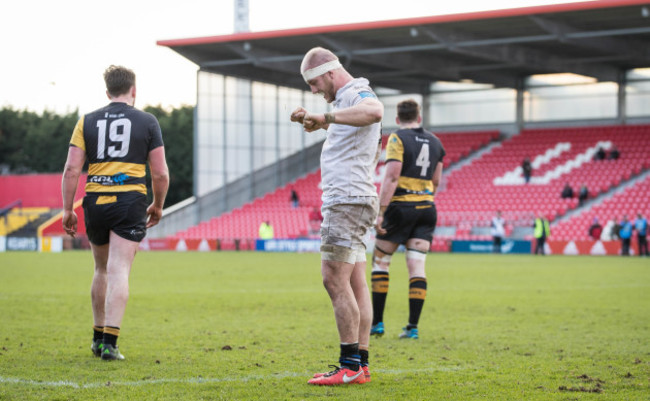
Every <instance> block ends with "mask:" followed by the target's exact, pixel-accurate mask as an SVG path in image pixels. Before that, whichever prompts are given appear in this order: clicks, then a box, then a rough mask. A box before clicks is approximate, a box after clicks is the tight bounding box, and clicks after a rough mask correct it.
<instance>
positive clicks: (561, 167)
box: [174, 125, 650, 251]
mask: <svg viewBox="0 0 650 401" xmlns="http://www.w3.org/2000/svg"><path fill="white" fill-rule="evenodd" d="M649 135H650V126H648V125H639V126H606V127H578V128H554V129H534V130H525V131H523V132H522V133H521V134H519V135H515V136H513V137H510V138H508V139H506V140H504V141H503V142H501V143H500V144H498V145H497V146H495V147H494V148H493V149H491V150H489V151H488V152H486V153H485V154H482V155H480V156H478V157H476V158H475V159H473V158H472V157H471V156H472V154H473V153H474V152H475V151H477V150H479V149H482V148H484V147H486V146H487V145H488V144H491V143H493V141H496V140H498V139H499V132H498V131H485V132H473V133H468V132H466V133H445V134H439V137H440V138H441V141H442V142H443V145H444V146H445V149H446V150H447V155H448V157H447V160H446V161H445V166H450V165H453V164H455V163H457V162H459V161H461V160H464V161H468V162H467V163H466V164H464V165H462V166H460V167H459V168H458V169H456V170H454V171H451V172H449V173H445V182H446V185H445V186H444V187H443V188H441V190H440V192H439V193H438V196H437V199H436V200H437V202H436V203H437V207H438V216H439V229H438V230H437V232H436V236H435V238H434V241H433V243H432V246H431V249H432V250H439V251H443V250H447V249H448V247H449V241H450V240H452V239H488V238H489V237H490V236H489V229H488V226H489V221H490V219H491V218H492V216H493V214H494V212H495V211H496V210H502V212H503V215H504V218H505V219H506V220H507V222H508V224H507V227H506V235H508V236H510V235H513V236H517V235H519V236H521V237H524V236H525V233H526V230H519V231H522V232H523V233H524V234H518V232H519V231H518V228H522V227H529V226H530V225H531V224H532V220H533V218H534V215H535V214H536V213H542V214H544V215H546V216H547V217H548V218H549V219H550V220H551V221H552V220H554V219H556V218H558V217H561V216H563V215H565V214H566V213H567V212H568V211H570V210H575V209H577V208H579V205H578V200H577V199H576V198H573V199H561V197H560V193H561V191H562V187H563V186H564V184H565V183H566V182H568V183H570V185H571V186H572V187H573V188H574V189H575V190H576V192H577V189H578V188H579V186H580V185H582V184H585V185H586V186H587V188H588V189H589V191H590V196H591V197H595V196H598V195H599V194H602V193H604V192H607V191H608V190H610V188H614V187H617V186H619V185H620V184H621V183H623V182H625V181H627V180H629V179H630V178H632V177H634V176H637V175H638V174H640V173H641V172H642V171H644V170H646V169H648V168H650V164H649V163H650V141H647V139H646V138H647V136H649ZM386 140H387V136H385V137H384V145H385V142H386ZM612 146H616V147H617V148H618V150H619V151H620V154H621V156H620V158H619V159H618V160H602V161H595V160H593V154H594V153H595V152H596V150H597V149H598V147H604V148H605V149H606V150H607V149H610V148H611V147H612ZM525 157H530V158H531V161H532V162H533V166H534V170H533V175H532V179H531V182H530V183H529V184H525V183H524V181H523V178H522V176H521V171H520V165H521V161H522V160H523V159H524V158H525ZM382 167H383V163H380V164H379V165H378V167H377V177H376V179H377V182H376V184H377V186H378V187H379V184H380V179H381V169H382ZM319 181H320V171H316V172H313V173H310V174H308V175H306V176H304V177H302V178H300V179H298V180H296V181H295V182H293V183H289V184H287V185H285V186H283V187H281V188H278V189H277V190H276V191H274V192H272V193H269V194H267V195H265V196H264V197H262V198H258V199H256V200H254V201H253V202H250V203H248V204H246V205H244V206H243V207H241V208H237V209H234V210H232V211H230V212H228V213H225V214H223V215H221V216H218V217H214V218H212V219H211V220H209V221H204V222H202V223H200V224H198V225H197V226H193V227H190V228H189V229H187V230H184V231H181V232H179V233H177V234H176V235H175V236H174V237H175V238H179V239H180V238H182V239H202V238H209V239H214V238H216V239H218V240H219V241H220V243H221V244H222V247H221V249H234V248H235V245H234V241H235V240H241V241H243V242H242V244H244V243H250V242H251V241H252V240H253V239H255V238H257V230H258V228H259V224H260V223H261V222H262V221H264V220H269V221H271V223H272V225H273V226H274V229H275V236H276V238H302V237H309V236H310V235H312V236H313V232H312V231H311V230H310V226H309V212H310V211H311V210H312V208H313V207H314V206H317V207H320V205H321V200H320V197H321V193H322V192H321V190H320V189H319ZM645 185H647V184H645ZM291 188H294V189H295V190H296V191H297V192H298V194H299V195H300V206H299V207H298V208H292V207H291V204H290V201H289V196H290V191H291ZM647 191H648V188H647V187H639V188H637V187H632V188H630V189H628V190H627V191H626V192H625V193H623V194H620V195H616V196H615V197H613V198H612V200H611V201H606V202H603V205H605V206H599V207H598V208H595V210H594V211H593V212H592V211H585V212H584V213H582V214H579V215H578V216H576V217H574V218H572V219H570V220H569V221H567V222H563V223H561V224H559V225H558V226H557V231H556V232H555V231H554V232H555V233H556V234H557V237H556V238H558V239H563V238H586V236H587V234H586V232H587V230H586V227H588V224H587V222H588V221H590V220H591V218H592V217H593V215H594V214H599V215H600V216H599V218H601V219H609V218H611V217H613V216H616V217H620V216H621V215H622V212H621V210H623V209H622V206H621V205H623V204H624V203H625V202H634V203H632V205H637V206H638V203H639V202H642V200H641V199H642V196H643V195H642V194H644V193H647ZM634 199H638V200H639V202H637V201H636V200H634ZM602 207H606V208H607V210H609V212H607V213H604V212H603V211H601V208H602ZM635 207H636V206H630V208H631V209H630V208H627V209H625V210H626V213H628V215H629V216H633V215H635V214H636V212H638V211H640V212H642V213H645V214H650V210H647V207H646V209H643V208H638V210H636V209H635V210H632V209H634V208H635ZM248 247H250V246H244V245H241V246H238V248H239V249H246V248H248Z"/></svg>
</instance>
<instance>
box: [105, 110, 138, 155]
mask: <svg viewBox="0 0 650 401" xmlns="http://www.w3.org/2000/svg"><path fill="white" fill-rule="evenodd" d="M119 127H122V133H120V132H119V130H118V128H119ZM97 128H98V129H97V158H98V159H103V158H104V150H105V149H106V120H97ZM108 137H109V139H110V140H111V142H120V143H121V146H120V149H119V150H117V148H116V146H115V145H111V146H109V147H108V152H107V153H108V156H109V157H124V156H126V155H127V154H128V153H129V143H130V142H131V120H129V119H128V118H120V119H117V120H114V121H111V125H110V126H109V127H108Z"/></svg>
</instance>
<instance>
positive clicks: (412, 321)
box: [406, 277, 427, 330]
mask: <svg viewBox="0 0 650 401" xmlns="http://www.w3.org/2000/svg"><path fill="white" fill-rule="evenodd" d="M426 296H427V279H426V278H424V277H413V278H412V279H411V280H410V281H409V324H408V326H407V327H406V328H407V329H409V330H410V329H414V328H416V327H418V322H419V321H420V313H422V306H424V299H425V298H426Z"/></svg>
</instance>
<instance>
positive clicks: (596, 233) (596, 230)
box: [589, 217, 603, 241]
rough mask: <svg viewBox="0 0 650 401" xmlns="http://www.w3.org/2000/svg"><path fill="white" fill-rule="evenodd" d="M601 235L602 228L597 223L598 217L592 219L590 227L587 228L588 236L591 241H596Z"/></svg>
mask: <svg viewBox="0 0 650 401" xmlns="http://www.w3.org/2000/svg"><path fill="white" fill-rule="evenodd" d="M602 233H603V226H601V225H600V223H599V222H598V217H594V220H593V222H592V223H591V226H590V227H589V236H590V237H591V238H592V239H594V240H596V241H598V240H599V239H600V236H601V234H602Z"/></svg>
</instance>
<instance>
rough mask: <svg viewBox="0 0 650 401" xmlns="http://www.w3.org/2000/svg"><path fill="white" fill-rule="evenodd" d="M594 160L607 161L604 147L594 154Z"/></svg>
mask: <svg viewBox="0 0 650 401" xmlns="http://www.w3.org/2000/svg"><path fill="white" fill-rule="evenodd" d="M594 160H605V149H603V148H602V146H601V147H599V148H598V150H597V151H596V153H595V154H594Z"/></svg>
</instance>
